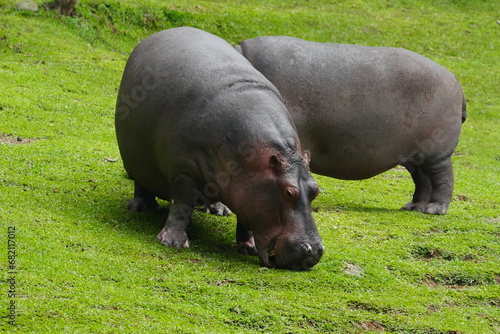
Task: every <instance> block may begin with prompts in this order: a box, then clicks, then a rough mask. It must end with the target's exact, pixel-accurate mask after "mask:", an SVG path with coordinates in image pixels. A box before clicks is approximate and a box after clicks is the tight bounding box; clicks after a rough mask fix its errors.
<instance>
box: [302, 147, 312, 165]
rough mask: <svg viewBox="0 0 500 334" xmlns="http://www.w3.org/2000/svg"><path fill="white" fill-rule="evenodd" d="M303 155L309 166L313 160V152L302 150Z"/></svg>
mask: <svg viewBox="0 0 500 334" xmlns="http://www.w3.org/2000/svg"><path fill="white" fill-rule="evenodd" d="M302 157H303V158H304V161H305V162H306V165H307V166H309V163H310V162H311V152H309V151H304V152H302Z"/></svg>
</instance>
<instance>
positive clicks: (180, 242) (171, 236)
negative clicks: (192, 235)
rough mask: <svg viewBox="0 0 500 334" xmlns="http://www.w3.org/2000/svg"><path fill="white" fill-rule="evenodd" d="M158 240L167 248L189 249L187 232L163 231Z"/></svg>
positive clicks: (157, 237)
mask: <svg viewBox="0 0 500 334" xmlns="http://www.w3.org/2000/svg"><path fill="white" fill-rule="evenodd" d="M156 240H158V241H159V242H161V243H162V244H164V245H165V246H167V247H173V248H177V249H181V248H189V240H188V237H187V234H186V232H184V231H182V232H178V231H172V230H168V229H167V230H165V229H163V230H162V231H161V232H160V233H159V234H158V235H157V236H156Z"/></svg>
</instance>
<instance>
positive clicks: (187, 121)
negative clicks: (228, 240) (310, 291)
mask: <svg viewBox="0 0 500 334" xmlns="http://www.w3.org/2000/svg"><path fill="white" fill-rule="evenodd" d="M115 128H116V136H117V141H118V146H119V150H120V154H121V158H122V160H123V164H124V167H125V170H126V172H127V173H128V174H129V175H130V177H131V178H132V179H133V180H134V183H135V190H134V198H133V199H132V200H130V202H129V203H128V208H129V209H130V210H135V211H143V210H149V209H153V210H155V209H157V208H158V203H157V201H156V198H160V199H164V200H167V201H170V209H169V214H168V217H167V221H166V224H165V227H164V228H163V229H162V230H161V231H160V233H159V234H158V236H157V240H158V241H160V242H161V243H162V244H164V245H165V246H167V247H175V248H187V247H189V241H188V236H187V233H186V228H187V226H188V224H189V221H190V217H191V215H192V212H193V209H194V208H195V207H198V206H206V205H209V204H212V203H216V202H218V201H221V202H223V203H225V204H226V205H227V206H228V207H229V209H230V210H231V211H232V212H234V213H235V214H236V216H237V231H236V239H237V242H238V250H239V251H240V252H241V253H246V254H250V255H258V256H259V259H260V262H261V264H262V265H263V266H266V267H275V268H283V269H291V270H307V269H309V268H311V267H312V266H314V265H315V264H316V263H318V261H319V260H320V258H321V256H322V254H323V251H324V248H323V245H322V242H321V238H320V236H319V234H318V231H317V227H316V224H315V221H314V219H313V217H312V214H311V202H312V200H313V199H314V198H315V197H316V196H317V194H318V192H319V188H318V185H317V183H316V182H315V181H314V179H313V178H312V176H311V173H310V171H309V168H308V154H307V152H302V149H301V144H300V141H299V137H298V135H297V131H296V128H295V126H294V124H293V121H292V119H291V117H290V114H289V112H288V110H287V109H286V107H285V105H284V104H283V101H282V100H281V97H280V94H279V92H278V91H277V89H276V87H274V86H273V85H272V84H271V83H270V82H269V80H267V79H266V78H265V77H264V76H263V75H262V74H261V73H259V72H258V71H257V70H256V69H255V68H254V67H253V66H252V65H251V64H250V63H249V62H248V60H246V59H245V58H244V57H243V56H242V55H241V54H240V53H238V52H237V51H236V50H235V49H234V48H233V47H232V46H231V45H230V44H228V43H227V42H225V41H224V40H222V39H221V38H219V37H217V36H214V35H212V34H210V33H207V32H204V31H202V30H198V29H195V28H189V27H181V28H173V29H167V30H164V31H161V32H158V33H155V34H153V35H151V36H150V37H148V38H146V39H145V40H143V41H142V42H140V43H139V44H138V45H137V47H136V48H135V49H134V50H133V52H132V53H131V55H130V57H129V59H128V61H127V64H126V66H125V70H124V73H123V77H122V81H121V84H120V88H119V92H118V99H117V104H116V112H115Z"/></svg>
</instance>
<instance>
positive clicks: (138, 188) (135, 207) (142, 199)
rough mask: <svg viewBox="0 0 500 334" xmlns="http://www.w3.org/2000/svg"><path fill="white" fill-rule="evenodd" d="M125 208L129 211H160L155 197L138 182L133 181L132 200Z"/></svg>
mask: <svg viewBox="0 0 500 334" xmlns="http://www.w3.org/2000/svg"><path fill="white" fill-rule="evenodd" d="M127 208H128V209H129V210H131V211H137V212H142V211H148V210H151V211H158V210H160V205H158V202H156V200H155V196H154V195H152V194H151V193H150V192H149V191H147V190H146V189H145V188H144V187H143V186H142V185H141V184H140V183H139V182H137V181H135V190H134V198H132V199H131V200H130V201H129V202H128V204H127Z"/></svg>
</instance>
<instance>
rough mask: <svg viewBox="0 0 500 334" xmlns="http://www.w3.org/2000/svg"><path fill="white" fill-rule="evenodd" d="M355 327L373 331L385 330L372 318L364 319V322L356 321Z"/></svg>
mask: <svg viewBox="0 0 500 334" xmlns="http://www.w3.org/2000/svg"><path fill="white" fill-rule="evenodd" d="M356 327H358V328H360V329H362V330H365V331H375V332H383V331H385V327H384V326H383V325H381V324H379V323H378V322H375V321H373V320H371V321H365V322H358V323H356Z"/></svg>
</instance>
